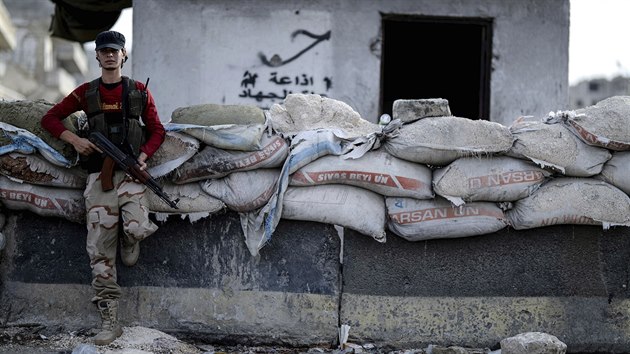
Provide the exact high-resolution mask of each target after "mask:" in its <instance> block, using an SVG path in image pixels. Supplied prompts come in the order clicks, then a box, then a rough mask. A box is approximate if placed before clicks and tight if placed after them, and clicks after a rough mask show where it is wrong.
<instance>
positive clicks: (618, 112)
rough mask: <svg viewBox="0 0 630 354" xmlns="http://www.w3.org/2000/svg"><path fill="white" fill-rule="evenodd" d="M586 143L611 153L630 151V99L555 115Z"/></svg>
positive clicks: (551, 116)
mask: <svg viewBox="0 0 630 354" xmlns="http://www.w3.org/2000/svg"><path fill="white" fill-rule="evenodd" d="M546 119H547V120H548V121H550V122H562V123H564V125H565V126H566V127H567V128H568V129H569V130H571V132H573V133H574V134H575V135H576V136H577V137H579V138H580V139H581V140H582V141H583V142H584V143H586V144H588V145H593V146H599V147H603V148H606V149H609V150H615V151H625V150H630V96H614V97H610V98H607V99H605V100H603V101H600V102H598V103H597V104H595V105H593V106H588V107H584V108H580V109H577V110H575V111H559V112H551V113H549V116H548V117H547V118H546Z"/></svg>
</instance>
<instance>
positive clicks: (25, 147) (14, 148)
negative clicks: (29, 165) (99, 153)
mask: <svg viewBox="0 0 630 354" xmlns="http://www.w3.org/2000/svg"><path fill="white" fill-rule="evenodd" d="M0 134H3V135H4V136H5V137H8V138H9V140H10V141H8V142H6V144H5V145H2V146H0V155H4V154H8V153H11V152H18V153H22V154H34V153H35V152H39V153H40V155H41V156H43V157H44V158H45V159H46V160H48V161H50V162H51V163H54V164H55V165H57V166H63V167H72V166H75V165H76V164H77V163H78V162H79V154H78V153H77V152H76V151H75V152H74V154H73V157H72V158H66V156H64V155H62V154H61V153H60V152H59V151H57V150H55V149H53V148H52V147H51V146H50V145H48V144H47V143H46V142H45V141H44V140H42V139H41V138H40V137H38V136H37V135H35V134H33V133H31V132H29V131H28V130H26V129H22V128H18V127H16V126H13V125H11V124H8V123H4V122H0Z"/></svg>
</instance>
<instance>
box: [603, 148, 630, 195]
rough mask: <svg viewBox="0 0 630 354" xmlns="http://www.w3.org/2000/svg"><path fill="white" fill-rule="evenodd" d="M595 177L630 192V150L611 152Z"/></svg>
mask: <svg viewBox="0 0 630 354" xmlns="http://www.w3.org/2000/svg"><path fill="white" fill-rule="evenodd" d="M595 177H596V178H598V179H601V180H603V181H605V182H608V183H610V184H612V185H613V186H615V187H617V188H619V189H621V190H622V191H624V192H625V193H626V194H630V151H615V152H613V154H612V158H611V159H610V160H608V161H607V162H606V163H605V164H604V168H603V169H602V172H601V173H600V174H599V175H596V176H595Z"/></svg>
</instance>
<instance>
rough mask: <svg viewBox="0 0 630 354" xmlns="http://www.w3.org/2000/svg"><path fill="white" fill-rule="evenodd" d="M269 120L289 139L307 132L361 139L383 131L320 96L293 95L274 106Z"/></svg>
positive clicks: (346, 106) (348, 108)
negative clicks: (329, 132) (340, 133)
mask: <svg viewBox="0 0 630 354" xmlns="http://www.w3.org/2000/svg"><path fill="white" fill-rule="evenodd" d="M267 116H268V117H269V121H270V122H271V125H272V126H273V129H275V130H277V131H278V132H280V133H282V134H284V135H287V136H288V135H295V134H297V133H299V132H301V131H307V130H317V129H330V130H335V129H338V130H343V131H344V132H345V133H346V134H347V135H348V136H351V137H358V136H364V135H369V134H371V133H377V132H379V131H380V130H381V128H380V127H379V125H378V124H374V123H371V122H369V121H367V120H365V119H363V118H361V116H360V115H359V113H357V112H356V111H355V110H354V109H352V107H350V106H349V105H348V104H346V103H344V102H341V101H337V100H334V99H332V98H328V97H322V96H320V95H316V94H301V93H293V94H289V95H287V97H286V98H285V99H284V101H283V102H282V104H278V103H276V104H274V105H272V106H271V108H270V109H269V111H268V112H267Z"/></svg>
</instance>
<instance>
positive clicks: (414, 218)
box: [385, 196, 508, 241]
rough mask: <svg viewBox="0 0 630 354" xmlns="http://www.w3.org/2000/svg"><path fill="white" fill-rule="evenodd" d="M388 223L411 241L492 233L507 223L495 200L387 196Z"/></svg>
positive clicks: (393, 230)
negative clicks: (454, 202) (455, 202)
mask: <svg viewBox="0 0 630 354" xmlns="http://www.w3.org/2000/svg"><path fill="white" fill-rule="evenodd" d="M385 205H386V206H387V214H388V216H389V221H388V223H387V227H388V228H389V230H390V231H392V232H393V233H394V234H396V235H398V236H400V237H402V238H404V239H406V240H408V241H423V240H430V239H438V238H458V237H469V236H477V235H483V234H488V233H492V232H496V231H499V230H501V229H503V228H505V227H507V225H508V223H507V219H506V218H505V215H504V212H503V210H502V209H501V208H500V207H499V206H498V205H497V204H496V203H492V202H472V203H466V204H464V205H461V206H454V205H452V204H451V203H450V202H449V201H448V200H446V199H444V198H442V197H439V196H437V197H436V198H434V199H430V200H418V199H412V198H389V197H387V198H385Z"/></svg>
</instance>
